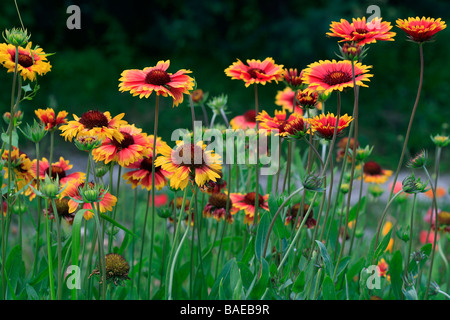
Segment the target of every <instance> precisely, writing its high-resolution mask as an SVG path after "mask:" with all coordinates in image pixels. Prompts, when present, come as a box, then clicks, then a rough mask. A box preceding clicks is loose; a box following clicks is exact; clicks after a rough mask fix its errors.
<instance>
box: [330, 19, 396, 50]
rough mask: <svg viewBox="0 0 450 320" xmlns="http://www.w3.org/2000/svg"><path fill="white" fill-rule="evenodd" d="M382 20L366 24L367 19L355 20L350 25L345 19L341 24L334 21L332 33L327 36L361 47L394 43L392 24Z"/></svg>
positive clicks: (374, 20) (373, 20) (331, 28)
mask: <svg viewBox="0 0 450 320" xmlns="http://www.w3.org/2000/svg"><path fill="white" fill-rule="evenodd" d="M381 20H382V18H377V17H376V18H374V19H372V20H371V21H370V22H366V18H365V17H362V18H357V19H355V18H353V22H352V23H350V22H348V21H347V20H345V19H341V21H340V22H336V21H333V22H332V23H331V25H330V31H331V32H327V35H328V36H330V37H339V38H342V40H339V42H341V41H353V42H357V43H358V44H359V45H361V46H362V45H365V44H367V43H375V42H377V40H378V41H380V40H381V41H394V39H393V37H394V36H395V35H396V33H395V32H389V30H391V29H392V26H391V23H390V22H386V21H381Z"/></svg>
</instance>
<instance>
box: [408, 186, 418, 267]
mask: <svg viewBox="0 0 450 320" xmlns="http://www.w3.org/2000/svg"><path fill="white" fill-rule="evenodd" d="M416 196H417V193H414V198H413V204H412V209H411V223H410V226H409V228H410V230H409V246H408V255H407V256H406V266H405V276H406V275H407V274H408V269H409V259H411V258H410V257H411V250H412V243H413V233H414V232H413V229H414V206H415V204H416Z"/></svg>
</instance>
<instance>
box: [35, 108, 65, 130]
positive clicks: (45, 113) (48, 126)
mask: <svg viewBox="0 0 450 320" xmlns="http://www.w3.org/2000/svg"><path fill="white" fill-rule="evenodd" d="M34 113H35V114H36V116H37V117H38V118H39V120H41V122H42V123H43V124H45V130H52V129H56V128H57V127H58V126H59V125H61V124H65V123H67V119H66V117H67V115H68V113H67V111H59V112H58V114H56V112H55V110H53V109H52V108H47V109H45V110H44V109H37V110H34Z"/></svg>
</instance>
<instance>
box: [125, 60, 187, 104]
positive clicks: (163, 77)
mask: <svg viewBox="0 0 450 320" xmlns="http://www.w3.org/2000/svg"><path fill="white" fill-rule="evenodd" d="M169 65H170V60H167V61H158V63H157V64H156V66H154V67H147V68H144V69H143V70H138V69H132V70H125V71H123V72H122V74H121V78H120V79H119V81H120V84H119V91H122V92H124V91H130V93H131V94H132V95H133V96H139V98H143V97H145V98H148V97H149V96H150V95H151V94H152V92H153V91H154V92H155V93H156V94H157V95H162V96H164V97H167V96H169V97H171V98H172V99H173V105H174V106H177V105H179V104H180V103H182V102H183V94H188V93H189V91H190V90H192V89H194V79H193V78H191V77H190V76H188V75H187V73H191V71H190V70H185V69H181V70H179V71H177V72H175V73H174V74H172V73H169V72H167V69H168V68H169Z"/></svg>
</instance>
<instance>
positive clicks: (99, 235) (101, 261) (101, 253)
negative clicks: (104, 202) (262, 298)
mask: <svg viewBox="0 0 450 320" xmlns="http://www.w3.org/2000/svg"><path fill="white" fill-rule="evenodd" d="M96 205H97V206H96ZM98 205H99V203H98V202H95V203H94V202H92V203H91V206H92V208H93V209H94V218H95V224H96V226H97V238H98V264H99V267H100V268H101V279H102V280H101V284H102V286H101V297H102V298H103V299H104V300H106V264H105V262H106V261H105V251H104V247H103V236H102V235H103V234H102V231H101V225H100V219H99V217H98V215H99V213H100V210H99V208H98ZM99 294H100V288H99Z"/></svg>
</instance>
